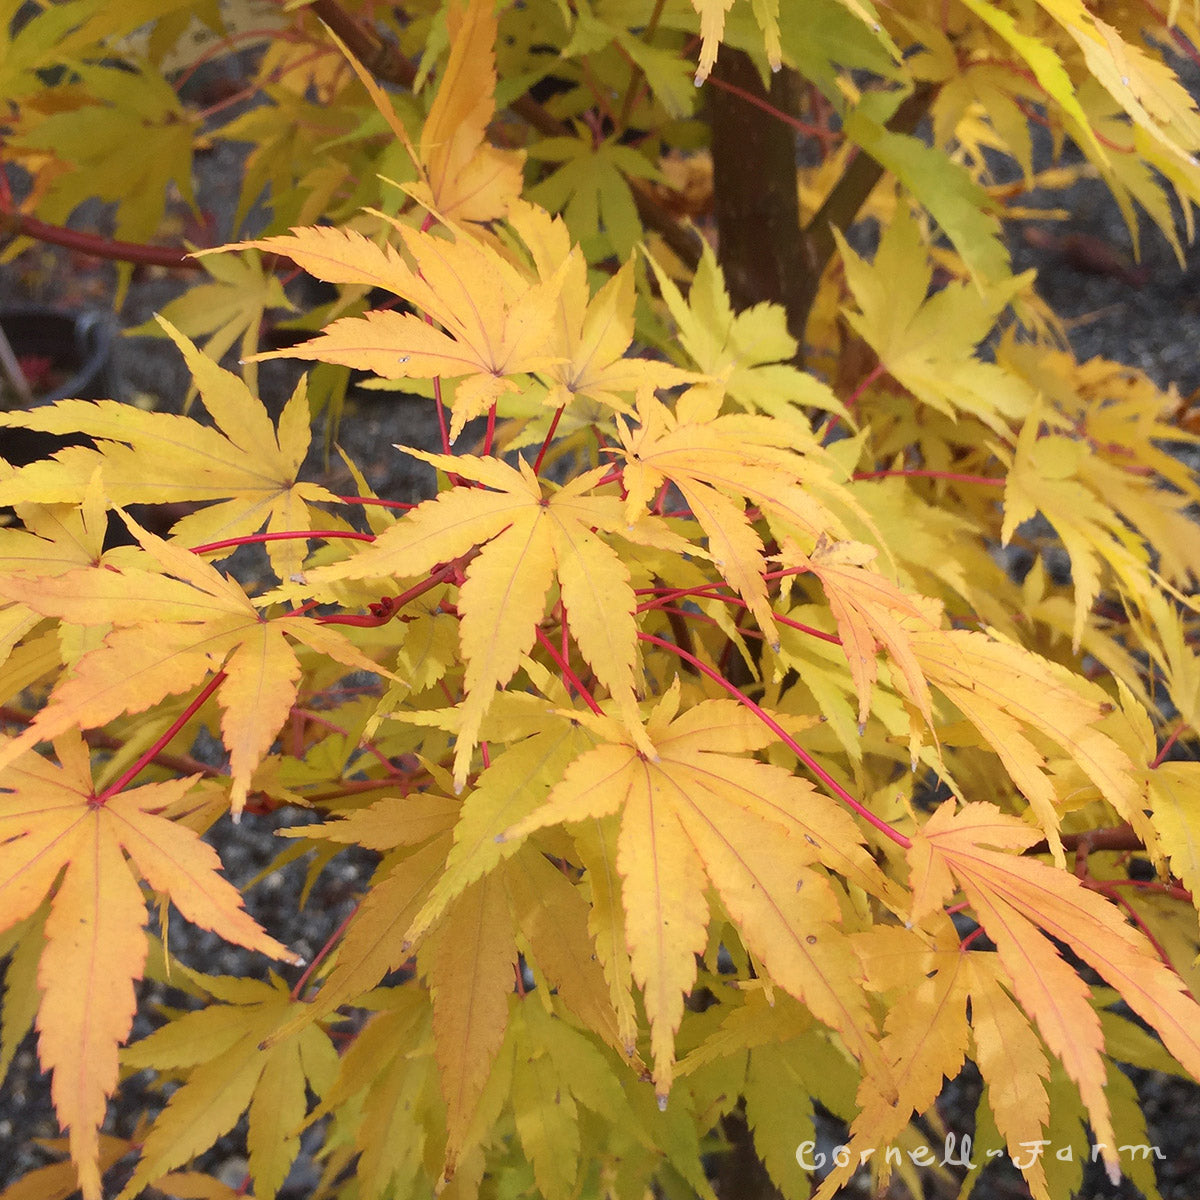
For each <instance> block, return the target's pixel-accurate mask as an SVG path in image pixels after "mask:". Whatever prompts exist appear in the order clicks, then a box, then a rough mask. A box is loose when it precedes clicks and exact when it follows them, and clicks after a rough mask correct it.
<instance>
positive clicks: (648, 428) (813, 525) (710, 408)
mask: <svg viewBox="0 0 1200 1200" xmlns="http://www.w3.org/2000/svg"><path fill="white" fill-rule="evenodd" d="M719 407H720V397H719V396H717V397H714V396H713V395H712V394H711V393H707V392H705V391H703V390H701V389H692V390H691V391H689V392H687V393H685V394H684V395H683V396H681V397H680V399H679V400H678V402H677V404H676V410H675V412H674V413H672V412H671V411H670V410H669V409H668V408H667V407H666V406H665V405H664V404H662V403H661V402H660V401H659V400H657V399H655V397H654V396H653V395H651V394H650V393H649V392H646V391H643V392H640V393H639V395H638V416H639V419H640V421H641V424H640V425H639V426H638V427H637V428H636V429H630V427H629V425H628V424H627V423H626V422H625V421H624V420H618V423H617V426H618V432H619V434H620V438H621V443H622V446H623V447H624V450H625V463H624V466H623V468H622V479H623V482H624V485H625V490H626V503H625V510H626V513H627V515H628V519H629V520H630V521H631V522H632V521H634V520H636V519H637V518H638V517H639V516H641V514H642V513H644V512H645V510H646V508H647V506H648V505H649V503H650V501H651V499H652V498H653V497H654V495H655V493H656V492H657V491H658V489H659V488H661V487H662V486H663V485H664V484H665V483H673V484H674V485H675V486H676V487H677V488H678V489H679V490H680V492H682V493H683V497H684V499H685V500H686V501H687V503H688V508H689V509H690V510H691V513H692V515H693V516H694V517H695V519H696V520H697V521H698V522H699V523H700V526H701V528H702V529H703V530H704V532H705V534H706V535H707V538H708V553H709V555H710V557H711V558H712V560H713V562H714V563H715V564H716V565H717V568H718V569H719V570H720V571H721V572H722V573H723V575H724V576H725V578H726V580H728V582H729V584H730V586H731V587H733V588H735V589H736V590H737V592H738V593H739V595H741V597H742V599H744V600H745V601H746V603H747V604H748V605H749V607H750V611H751V612H752V613H753V614H754V616H755V618H756V619H757V621H758V623H759V626H760V628H761V629H762V630H763V631H764V632H765V633H767V634H768V635H769V637H770V639H771V641H772V644H773V646H774V647H775V648H776V649H777V648H778V644H779V637H778V632H777V629H776V625H775V620H774V617H773V616H772V615H771V605H770V602H769V599H768V596H767V584H766V580H765V578H764V574H765V571H766V563H765V558H764V550H763V541H762V538H761V537H759V535H758V533H757V532H756V531H755V530H754V528H753V525H752V523H751V519H750V517H749V515H748V514H747V512H746V509H745V506H744V504H739V503H737V502H735V501H734V500H733V499H732V498H731V497H733V496H738V497H745V498H746V499H748V500H749V501H750V502H751V503H752V504H754V505H756V506H757V507H758V508H759V510H760V511H761V512H762V513H763V514H765V515H766V516H767V517H768V519H769V518H772V517H774V518H778V519H779V520H780V521H781V522H782V523H785V525H784V528H785V530H788V531H790V530H795V529H799V530H802V531H804V532H805V533H807V534H811V536H812V537H813V538H814V539H815V538H819V537H820V536H821V535H822V534H826V533H830V532H832V533H834V534H837V533H839V532H840V530H841V524H840V522H839V521H838V520H837V519H836V517H835V516H834V515H833V513H832V512H831V511H830V509H829V508H828V507H827V506H826V505H825V504H824V503H823V502H822V496H825V497H827V498H830V499H834V500H841V501H842V502H844V503H846V504H849V503H850V501H849V498H848V495H847V494H845V493H844V491H843V490H842V489H840V488H839V487H838V485H837V484H836V483H834V481H833V479H832V474H833V471H832V465H831V464H827V463H825V462H822V461H819V460H817V459H816V458H813V457H809V456H806V455H801V454H797V453H796V452H795V451H794V450H792V449H791V444H792V441H793V436H792V433H791V431H790V427H789V426H787V425H785V424H784V423H783V422H780V421H775V420H772V419H770V418H767V417H759V416H752V415H749V414H745V413H729V414H725V415H718V412H719ZM693 553H694V548H693Z"/></svg>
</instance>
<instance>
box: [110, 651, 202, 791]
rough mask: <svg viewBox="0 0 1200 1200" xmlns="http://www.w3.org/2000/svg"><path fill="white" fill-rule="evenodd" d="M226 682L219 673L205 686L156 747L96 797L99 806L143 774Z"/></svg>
mask: <svg viewBox="0 0 1200 1200" xmlns="http://www.w3.org/2000/svg"><path fill="white" fill-rule="evenodd" d="M224 682H225V672H224V671H218V672H217V673H216V674H215V675H214V676H213V677H212V678H211V679H210V680H209V681H208V682H207V683H206V684H205V685H204V687H202V688H201V689H200V692H199V694H198V695H197V696H196V697H195V699H194V700H193V701H192V702H191V703H190V704H189V705H188V706H187V708H185V709H184V710H183V712H181V713H180V714H179V716H177V717H176V718H175V720H174V721H172V722H171V725H170V727H169V728H168V729H167V730H166V732H165V733H163V734H162V735H161V736H160V737H159V738H158V740H157V741H155V743H154V745H153V746H151V747H150V749H149V750H147V751H146V752H145V753H144V754H143V755H142V756H141V758H139V759H138V760H137V762H135V763H134V764H133V766H131V767H130V768H129V770H127V771H126V772H125V774H124V775H122V776H120V777H119V778H118V779H116V780H114V781H113V782H112V783H110V784H109V785H108V787H106V788H105V789H104V791H103V792H101V793H100V795H99V796H97V797H96V801H97V803H99V804H103V803H104V802H105V801H107V800H111V799H112V798H113V796H115V795H116V794H117V793H118V792H120V791H121V790H122V789H123V788H124V787H126V785H128V784H129V782H130V781H131V780H133V779H135V778H137V776H138V775H140V774H141V772H142V771H143V769H144V768H145V767H147V766H149V764H150V763H151V762H153V761H154V758H155V756H156V755H157V754H158V753H159V751H160V750H162V749H163V747H164V746H166V745H167V744H168V743H169V742H170V741H171V739H172V738H173V737H174V736H175V735H176V734H177V733H178V732H179V731H180V730H181V729H182V728H183V727H184V726H185V725H186V724H187V723H188V722H189V721H190V720H191V719H192V717H193V716H194V715H195V714H196V712H197V711H198V710H199V708H200V706H201V705H202V704H203V703H204V702H205V701H206V700H207V699H208V698H209V696H211V695H212V694H213V692H215V691H216V690H217V688H219V687H220V686H221V684H222V683H224Z"/></svg>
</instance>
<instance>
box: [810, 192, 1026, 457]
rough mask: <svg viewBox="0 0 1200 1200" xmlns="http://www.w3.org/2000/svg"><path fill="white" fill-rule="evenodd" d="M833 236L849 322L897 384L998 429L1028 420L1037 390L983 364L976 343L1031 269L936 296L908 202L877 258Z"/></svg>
mask: <svg viewBox="0 0 1200 1200" xmlns="http://www.w3.org/2000/svg"><path fill="white" fill-rule="evenodd" d="M834 234H835V236H836V238H837V242H838V249H839V251H840V254H841V258H842V263H843V265H844V267H845V270H846V282H847V283H848V284H849V286H850V290H851V292H852V293H853V295H854V299H855V302H856V304H857V306H858V310H859V311H858V312H854V311H852V310H849V311H847V312H846V314H845V315H846V320H847V321H849V323H850V325H851V326H852V327H853V328H854V330H855V332H857V333H858V334H859V335H860V336H861V337H862V338H863V340H864V341H866V342H867V343H868V344H869V345H870V347H871V348H872V349H873V350H874V351H875V353H876V354H877V355H878V356H879V361H880V362H881V363H882V364H883V366H885V367H886V368H887V371H888V373H889V374H890V375H891V376H892V377H893V378H894V379H895V380H897V382H899V383H900V384H901V385H903V386H904V387H905V388H907V389H908V390H909V391H910V392H911V393H912V394H913V396H915V397H916V398H917V399H918V400H920V401H921V402H922V403H924V404H929V405H931V406H932V407H934V408H935V409H937V410H938V411H939V412H942V413H945V414H947V415H949V416H957V415H958V414H961V413H969V414H971V415H972V416H975V417H978V418H979V419H980V420H981V421H983V422H985V423H986V424H987V425H989V426H990V427H991V428H992V429H994V430H995V431H996V432H997V433H1006V432H1007V431H1008V426H1009V423H1010V422H1011V421H1013V420H1018V421H1019V420H1022V419H1024V417H1025V416H1026V415H1027V414H1028V413H1029V412H1030V411H1031V410H1032V409H1033V407H1034V404H1035V401H1036V394H1035V392H1034V391H1033V389H1032V388H1031V387H1030V386H1029V384H1028V383H1027V382H1026V381H1025V380H1023V379H1021V378H1019V377H1018V376H1017V375H1015V374H1013V373H1012V372H1010V371H1007V370H1005V369H1004V368H1003V367H1001V366H998V365H997V364H995V363H991V362H984V361H983V360H982V359H980V358H979V357H978V356H977V355H976V354H975V347H976V346H977V345H978V344H979V343H980V342H982V341H984V340H985V339H986V338H987V337H988V336H989V335H990V334H991V332H992V330H993V329H994V327H995V324H996V320H997V318H998V316H999V315H1000V313H1001V312H1002V311H1003V310H1004V308H1005V307H1006V306H1007V305H1008V304H1009V302H1010V301H1011V300H1012V299H1013V297H1014V296H1015V295H1017V294H1018V293H1019V292H1020V291H1021V290H1022V289H1023V288H1025V287H1026V286H1027V285H1028V283H1029V277H1028V276H1027V275H1019V276H1015V277H1014V276H1010V277H1008V278H1006V279H1004V280H1003V281H1001V282H1000V283H997V284H991V285H985V284H983V283H979V282H974V283H966V282H959V283H952V284H949V285H947V286H946V287H944V288H942V289H941V290H940V291H938V292H934V293H933V294H932V295H930V294H929V291H930V286H931V283H932V278H933V266H932V261H931V259H930V257H929V255H928V252H927V250H926V248H925V246H924V245H923V244H922V241H921V236H920V233H919V231H918V229H917V226H916V222H915V221H914V220H913V219H912V217H911V216H910V215H909V212H908V208H907V205H900V206H898V207H897V211H896V216H895V219H894V220H893V221H892V222H891V223H890V224H889V225H888V226H887V228H886V229H885V231H884V234H883V237H882V239H881V240H880V243H879V249H878V250H877V251H876V254H875V259H874V261H873V262H872V263H870V264H867V263H865V262H864V261H863V260H862V259H861V258H859V256H858V255H857V254H855V253H854V251H853V250H851V249H850V246H849V244H848V243H847V242H846V240H845V239H844V238H843V237H842V236H841V234H839V233H838V232H837V231H836V230H835V231H834Z"/></svg>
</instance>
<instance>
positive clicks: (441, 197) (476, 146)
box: [412, 0, 525, 221]
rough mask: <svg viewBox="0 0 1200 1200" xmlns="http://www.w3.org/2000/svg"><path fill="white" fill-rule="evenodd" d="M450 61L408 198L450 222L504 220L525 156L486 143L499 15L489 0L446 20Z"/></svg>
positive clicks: (455, 8) (477, 0) (474, 0)
mask: <svg viewBox="0 0 1200 1200" xmlns="http://www.w3.org/2000/svg"><path fill="white" fill-rule="evenodd" d="M446 26H447V30H448V32H449V35H450V58H449V60H448V61H447V63H446V69H445V71H444V72H443V74H442V77H441V80H440V81H439V83H438V90H437V95H436V96H435V97H434V101H433V104H432V105H431V106H430V109H429V116H428V117H426V118H425V122H424V124H423V125H422V126H421V140H420V145H419V152H418V158H417V168H418V170H420V171H421V173H422V175H423V179H422V181H421V182H420V183H418V184H417V185H416V186H415V187H414V188H413V189H412V192H413V195H415V196H416V198H417V199H418V200H419V201H421V203H423V204H424V203H428V206H429V207H430V208H432V209H434V210H435V211H437V212H438V213H440V214H441V215H443V216H445V217H449V218H450V219H451V220H454V221H492V220H495V219H496V218H498V217H503V216H504V215H505V212H506V211H507V209H508V205H509V204H510V203H511V202H512V201H513V200H515V199H516V198H517V197H518V196H520V194H521V188H522V186H523V185H524V179H523V177H522V166H523V164H524V161H525V155H524V154H523V153H521V152H520V151H516V150H500V149H498V148H497V147H495V146H491V145H488V144H487V142H486V141H485V140H484V135H485V134H486V132H487V126H488V122H489V121H491V119H492V117H493V116H494V115H495V111H496V56H495V53H494V49H493V47H494V46H495V44H496V30H497V23H496V12H495V7H494V5H493V4H492V3H491V0H470V4H469V5H468V6H467V10H466V12H463V10H462V8H461V7H460V6H459V5H457V4H454V5H451V7H450V10H449V12H448V13H447V16H446Z"/></svg>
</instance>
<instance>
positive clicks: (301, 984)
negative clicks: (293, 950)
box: [291, 904, 359, 1000]
mask: <svg viewBox="0 0 1200 1200" xmlns="http://www.w3.org/2000/svg"><path fill="white" fill-rule="evenodd" d="M358 908H359V906H358V905H357V904H356V905H355V906H354V907H353V908H352V909H351V910H350V912H349V913H347V914H346V919H345V920H344V921H343V922H342V923H341V924H340V925H339V926H338V927H337V928H336V929H335V930H334V931H333V932H332V933H331V934H330V935H329V936H328V937H327V938H326V939H325V944H324V945H323V946H322V947H321V948H320V950H318V951H317V953H316V955H315V956H314V957H313V960H312V962H310V963H309V964H308V966H307V967H306V968H305V970H304V974H303V975H301V976H300V978H299V979H297V980H296V986H295V987H294V988H292V992H291V999H293V1000H299V999H300V997H301V995H302V994H303V992H304V989H305V988H306V987H307V986H308V981H309V980H310V979H311V978H312V974H313V972H314V971H315V970H316V969H317V968H318V967H319V966H320V965H321V963H322V962H323V961H324V959H325V958H326V957H327V956H328V954H329V952H330V950H332V949H333V948H334V946H336V945H337V943H338V941H339V939H340V938H341V936H342V934H343V933H345V932H346V928H347V926H349V924H350V922H351V921H353V920H354V918H355V916H356V915H357V914H358Z"/></svg>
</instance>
